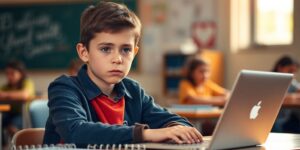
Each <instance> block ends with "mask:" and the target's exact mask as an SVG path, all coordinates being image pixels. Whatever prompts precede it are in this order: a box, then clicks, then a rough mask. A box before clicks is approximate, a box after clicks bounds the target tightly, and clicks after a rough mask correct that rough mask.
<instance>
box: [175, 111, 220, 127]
mask: <svg viewBox="0 0 300 150" xmlns="http://www.w3.org/2000/svg"><path fill="white" fill-rule="evenodd" d="M222 112H223V110H222V109H214V110H200V111H175V112H173V113H175V114H177V115H179V116H182V117H185V118H187V119H188V120H189V121H190V122H192V123H193V124H194V126H195V128H196V129H198V130H199V131H201V129H202V121H203V120H206V119H212V120H213V119H218V118H219V117H220V116H221V114H222Z"/></svg>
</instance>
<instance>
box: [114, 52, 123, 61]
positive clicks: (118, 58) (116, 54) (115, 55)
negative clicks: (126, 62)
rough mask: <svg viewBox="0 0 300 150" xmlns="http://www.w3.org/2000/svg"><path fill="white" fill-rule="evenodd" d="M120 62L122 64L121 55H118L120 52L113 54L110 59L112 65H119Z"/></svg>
mask: <svg viewBox="0 0 300 150" xmlns="http://www.w3.org/2000/svg"><path fill="white" fill-rule="evenodd" d="M122 62H123V60H122V55H121V54H120V52H118V51H116V53H115V54H114V56H113V58H112V63H113V64H121V63H122Z"/></svg>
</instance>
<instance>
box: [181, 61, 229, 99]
mask: <svg viewBox="0 0 300 150" xmlns="http://www.w3.org/2000/svg"><path fill="white" fill-rule="evenodd" d="M185 69H186V70H185V79H184V80H182V81H181V82H180V85H179V101H180V103H181V104H209V105H223V104H224V103H225V100H226V96H227V94H228V92H227V90H226V89H224V88H222V87H221V86H219V85H218V84H216V83H215V82H213V81H212V80H210V79H209V76H210V70H209V65H208V64H207V63H206V62H205V61H204V60H203V59H201V58H200V57H193V58H191V59H190V60H188V61H187V65H186V68H185Z"/></svg>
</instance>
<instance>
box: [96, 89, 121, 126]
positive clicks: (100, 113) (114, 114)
mask: <svg viewBox="0 0 300 150" xmlns="http://www.w3.org/2000/svg"><path fill="white" fill-rule="evenodd" d="M91 103H92V107H93V108H94V110H95V111H96V113H97V117H98V119H99V120H100V121H101V122H103V123H108V124H111V125H113V124H118V125H123V122H124V110H125V99H124V97H122V98H121V99H120V100H119V101H117V102H115V101H113V100H112V99H110V98H109V97H107V96H105V95H100V96H97V97H96V98H95V99H93V100H92V101H91Z"/></svg>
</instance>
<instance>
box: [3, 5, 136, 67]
mask: <svg viewBox="0 0 300 150" xmlns="http://www.w3.org/2000/svg"><path fill="white" fill-rule="evenodd" d="M133 2H135V1H132V0H130V1H129V5H128V7H132V8H130V9H132V10H136V4H135V3H133ZM124 3H125V4H126V1H125V2H124ZM90 4H95V2H94V3H71V4H70V3H68V4H60V3H59V4H34V5H24V6H22V5H16V6H0V68H3V67H4V65H5V64H6V63H7V61H9V60H12V59H14V60H21V61H23V62H24V63H25V65H26V66H27V68H29V69H39V70H40V69H42V70H46V69H47V70H49V69H65V68H67V67H68V66H69V64H70V61H71V60H72V59H74V58H76V57H77V53H76V43H77V42H78V41H79V28H80V15H81V13H82V11H83V10H84V9H85V8H86V7H87V6H88V5H90ZM132 68H133V70H134V69H135V68H137V62H136V60H135V62H134V63H133V66H132Z"/></svg>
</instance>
